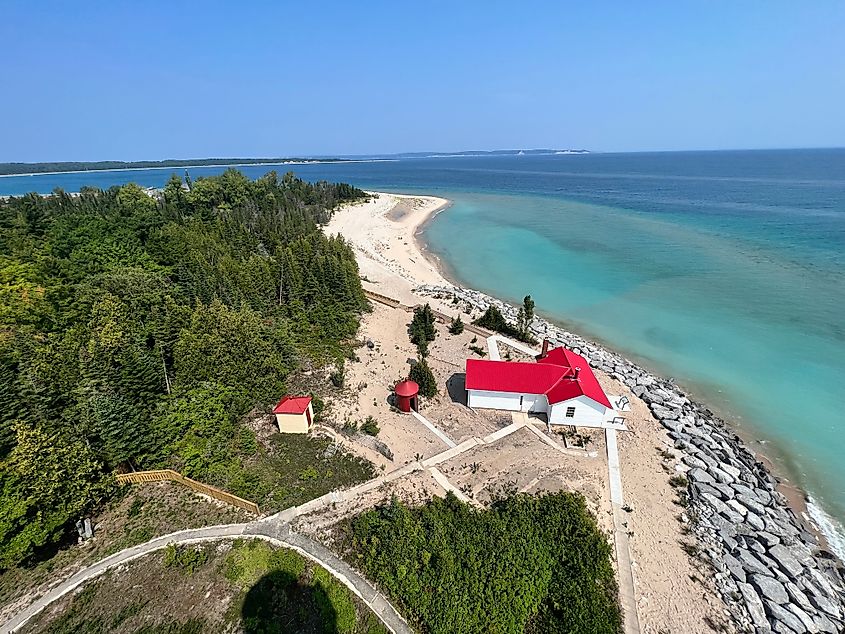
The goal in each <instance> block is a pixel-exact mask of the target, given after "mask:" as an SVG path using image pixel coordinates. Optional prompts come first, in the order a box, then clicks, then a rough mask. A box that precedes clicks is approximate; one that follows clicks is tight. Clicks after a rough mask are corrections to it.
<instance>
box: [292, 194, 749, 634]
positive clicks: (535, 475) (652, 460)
mask: <svg viewBox="0 0 845 634" xmlns="http://www.w3.org/2000/svg"><path fill="white" fill-rule="evenodd" d="M447 205H448V201H446V200H444V199H442V198H434V197H424V196H399V195H395V194H378V196H377V197H375V198H373V199H371V200H370V201H368V202H365V203H358V204H355V205H350V206H346V207H344V208H342V209H340V210H339V211H338V212H337V213H336V214H335V215H334V217H333V218H332V220H331V222H330V223H329V224H328V226H327V227H326V231H327V232H328V233H340V234H342V235H343V236H344V237H345V238H346V239H347V240H348V241H349V242H350V244H351V245H352V246H353V248H354V249H355V253H356V257H357V260H358V265H359V267H360V271H361V276H362V284H363V286H364V288H365V289H367V290H369V291H372V292H375V293H379V294H381V295H385V296H388V297H392V298H394V299H397V300H399V301H401V302H402V303H404V304H406V305H409V306H412V305H415V304H419V303H424V302H430V303H431V304H432V307H433V308H435V309H436V310H438V311H440V312H442V313H445V314H446V315H456V314H458V308H457V307H456V306H454V305H453V304H451V303H449V302H446V301H441V300H438V299H436V298H431V297H427V298H422V297H419V296H416V295H415V294H414V292H413V289H414V288H415V287H416V286H417V285H419V284H423V283H425V284H449V283H450V282H448V280H446V279H445V278H444V277H443V275H442V274H441V272H440V271H439V270H438V268H437V266H436V263H434V262H431V261H429V260H428V259H426V256H425V254H424V252H423V251H422V249H421V248H420V246H419V244H418V243H417V241H416V240H415V239H414V237H415V235H416V233H417V232H418V231H419V229H420V227H421V226H422V225H423V224H424V223H425V222H426V221H427V220H429V219H430V217H431V216H432V215H433V214H434V213H437V212H438V211H441V210H443V209H445V208H446V207H447ZM463 317H464V321H468V316H467V315H464V316H463ZM410 318H411V315H410V313H409V312H407V311H406V310H403V309H402V308H392V307H388V306H385V305H383V304H380V303H377V302H373V311H372V312H371V313H367V314H366V315H364V317H363V319H362V322H361V330H360V333H359V337H360V338H361V339H362V341H363V340H366V339H367V338H369V339H372V340H373V342H374V343H375V347H374V348H373V349H369V348H367V347H366V346H362V347H361V348H359V349H358V357H359V360H358V361H353V362H350V363H349V364H348V365H347V387H348V389H347V390H346V391H345V394H344V396H343V397H342V398H338V399H335V400H334V401H333V402H331V403H330V405H329V408H330V409H329V411H330V415H329V416H328V418H329V419H331V420H334V421H335V425H341V424H342V421H343V420H346V419H355V420H363V419H365V418H366V417H367V416H373V417H374V418H375V419H376V420H377V421H378V424H379V426H380V427H381V431H380V433H379V436H378V437H379V439H380V440H382V441H383V442H384V443H386V444H387V445H388V446H389V447H390V449H391V450H392V452H393V454H394V457H393V460H392V461H390V460H387V459H386V458H384V457H383V456H380V455H378V454H375V455H376V457H375V458H374V457H373V454H374V452H372V451H371V450H369V449H367V448H364V447H362V448H360V453H361V454H362V455H366V456H367V457H368V458H369V459H371V460H375V461H376V463H377V464H378V465H379V466H380V467H381V468H383V469H384V470H385V471H386V472H389V471H391V470H393V469H396V468H398V467H401V466H403V465H405V464H408V463H409V462H413V461H415V460H419V459H420V458H427V457H430V456H432V455H435V454H437V453H440V452H442V451H444V450H446V449H447V448H448V447H447V446H446V445H445V444H444V443H443V441H442V440H441V439H440V438H438V437H437V436H436V435H435V434H434V433H432V432H431V431H429V430H428V429H426V428H425V427H424V426H423V425H422V424H421V423H420V422H419V421H417V420H416V419H414V418H413V417H411V416H409V415H407V414H401V413H398V412H397V411H395V410H392V409H391V407H390V404H389V403H388V402H387V397H388V395H389V394H390V390H391V386H392V385H393V384H394V383H395V382H396V381H397V380H399V379H401V378H403V377H404V376H405V375H406V374H407V372H408V369H409V365H408V359H410V358H413V357H414V356H415V350H414V348H413V346H412V345H411V343H410V341H409V340H408V335H407V324H408V323H409V322H410ZM474 337H476V335H474V334H473V333H471V332H468V331H465V332H464V333H463V334H461V335H458V336H453V335H450V334H449V333H448V330H447V328H446V324H438V336H437V338H436V340H435V341H434V343H433V344H432V345H431V357H430V359H429V362H430V365H431V367H432V371H433V372H434V374H435V377H436V378H437V380H438V385H439V386H440V387H441V390H440V394H439V395H438V396H437V397H435V398H432V399H425V400H423V401H422V404H421V413H422V414H423V415H424V416H425V417H426V418H427V419H428V420H429V421H431V422H432V423H433V424H434V425H436V426H437V427H438V428H439V429H440V430H441V431H443V432H444V433H445V434H447V435H448V436H449V437H450V438H451V439H452V440H453V441H454V442H456V443H460V442H462V441H464V440H467V439H469V438H472V437H474V436H475V437H482V436H485V435H486V434H489V433H491V432H493V431H496V430H497V429H501V428H503V427H505V426H506V425H509V424H510V423H511V422H512V420H511V416H510V414H509V413H507V412H496V411H492V410H478V411H473V410H470V409H469V408H467V407H466V405H465V402H466V401H465V393H464V391H463V389H462V388H463V384H462V380H463V377H462V373H463V370H464V362H465V360H466V358H468V357H470V356H472V355H473V354H474V353H473V352H472V351H470V350H469V348H468V346H469V345H470V342H472V340H473V338H474ZM476 345H480V346H482V347H485V342H484V340H483V338H482V337H478V340H477V342H476ZM597 376H598V378H599V381H600V382H601V384H602V386H603V387H604V388H605V390H606V391H607V393H608V394H613V395H626V396H627V397H628V399H629V400H630V402H631V404H632V407H631V411H630V412H626V413H625V417H626V424H627V426H628V428H629V430H630V431H629V432H622V433H619V436H618V437H619V452H620V461H621V467H622V468H621V472H622V485H623V495H624V498H625V503H626V504H627V505H628V506H629V507H630V511H629V513H628V530H629V534H630V550H631V558H632V566H633V576H634V583H635V597H636V601H637V611H638V615H639V620H640V627H641V631H642V632H653V633H655V634H656V633H659V632H677V631H684V632H687V633H689V634H697V633H702V634H704V633H706V632H712V631H713V629H714V627H722V628H724V631H733V629H734V628H733V626H732V625H730V623H729V622H728V619H727V618H726V616H725V611H724V604H723V603H722V601H721V599H720V598H719V595H718V594H717V592H716V590H715V587H714V585H713V581H712V574H713V573H712V571H711V570H708V569H707V568H706V567H705V566H703V565H702V563H701V562H700V561H698V560H697V559H695V557H693V556H691V555H690V554H688V552H687V551H685V550H684V547H683V546H682V544H684V543H689V544H694V537H693V536H687V535H686V529H685V522H684V521H683V520H684V516H683V512H684V508H683V507H682V506H680V505H679V504H678V495H677V493H676V491H675V489H673V488H672V486H671V485H670V483H669V480H670V478H671V477H672V476H673V475H674V474H675V473H676V472H677V471H676V465H677V463H678V459H677V456H675V454H674V453H673V451H672V444H671V442H670V441H669V438H668V436H667V435H666V432H665V430H664V429H663V427H662V426H660V424H659V423H658V421H656V420H655V419H654V418H653V417H652V415H651V413H650V411H649V409H648V407H647V406H646V404H645V403H644V402H643V401H641V400H640V399H638V398H637V397H635V396H634V395H633V394H632V393H631V392H630V391H629V390H628V389H627V388H626V387H625V386H623V385H622V384H620V383H618V382H616V381H614V380H613V379H611V378H610V377H608V376H607V375H604V374H603V373H601V372H597ZM537 428H538V429H540V430H544V429H545V426H544V425H542V426H538V427H537ZM579 432H582V433H586V432H585V430H579ZM590 437H591V443H590V444H589V445H588V449H589V451H590V452H594V454H595V455H594V456H593V457H587V456H584V457H578V456H570V455H563V454H561V453H560V452H558V451H556V450H554V449H553V448H551V447H549V446H548V445H546V444H544V443H543V442H542V441H541V440H540V439H539V438H538V437H537V436H536V435H535V434H532V433H531V432H530V430H528V429H521V430H519V431H517V432H515V433H513V434H512V435H510V436H508V437H506V438H504V439H503V440H501V441H499V442H497V443H496V444H494V445H480V446H478V447H474V448H473V449H471V450H469V451H467V452H466V453H463V454H461V455H460V456H458V457H456V458H454V459H452V460H447V461H445V462H443V463H442V464H440V465H438V468H439V470H440V471H441V472H442V474H443V475H444V476H445V477H446V478H447V479H448V481H449V483H451V485H453V486H455V487H457V488H458V489H460V491H462V492H463V493H464V494H466V495H467V496H468V497H469V498H470V499H472V500H473V501H477V502H480V503H481V504H484V503H485V502H487V501H488V500H489V499H490V496H491V494H493V493H495V492H496V491H497V490H499V489H501V487H502V485H506V484H507V485H508V486H509V487H510V488H512V489H516V490H519V491H527V492H532V493H535V492H540V491H557V490H570V491H579V492H581V493H583V494H584V496H585V498H586V500H587V503H588V506H589V507H590V508H591V510H592V511H593V512H594V513H595V514H596V517H597V520H598V523H599V526H600V527H601V528H602V529H603V530H604V531H605V532H606V533H607V534H608V535H611V529H612V517H611V511H610V495H609V484H608V475H607V458H606V455H605V446H604V436H603V433H602V432H601V431H599V430H595V431H593V432H592V433H590ZM555 438H556V439H557V440H558V442H559V443H561V444H562V443H564V442H565V440H564V438H562V437H561V436H559V435H555ZM347 444H348V445H350V446H351V448H352V450H353V451H355V450H356V448H355V446H354V445H355V444H356V443H355V442H354V441H352V442H349V443H347ZM394 494H395V495H398V496H399V497H400V498H404V499H407V500H408V501H410V502H419V501H421V500H423V499H425V497H426V496H427V495H432V494H434V495H443V494H445V491H444V489H443V487H441V486H438V485H437V484H436V482H435V481H434V480H433V478H431V477H430V476H429V474H427V473H426V472H422V473H419V472H418V473H415V474H414V475H413V477H410V478H408V479H406V480H397V481H395V482H394V483H391V486H390V487H385V489H384V490H383V491H373V492H371V494H370V495H368V496H367V499H362V500H360V501H359V504H357V505H356V508H355V509H343V508H338V509H331V510H328V511H326V512H324V513H323V514H322V515H321V516H320V517H319V518H316V517H315V518H304V519H303V520H301V524H302V527H303V529H304V530H308V529H309V527H310V529H311V530H313V532H314V533H315V534H319V535H320V536H322V537H323V538H328V539H330V538H331V525H332V523H333V522H336V521H337V520H338V519H341V518H342V517H343V516H344V514H347V513H349V512H352V511H355V512H357V511H360V510H361V509H363V508H366V507H368V506H371V505H373V504H377V503H378V502H379V501H381V500H384V499H386V497H387V496H388V495H394ZM711 624H712V625H711Z"/></svg>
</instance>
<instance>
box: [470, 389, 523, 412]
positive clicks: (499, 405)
mask: <svg viewBox="0 0 845 634" xmlns="http://www.w3.org/2000/svg"><path fill="white" fill-rule="evenodd" d="M467 393H468V395H467V405H469V406H470V407H487V408H489V409H503V410H507V411H509V412H518V411H519V397H520V396H521V395H520V394H514V393H513V392H488V391H487V390H467Z"/></svg>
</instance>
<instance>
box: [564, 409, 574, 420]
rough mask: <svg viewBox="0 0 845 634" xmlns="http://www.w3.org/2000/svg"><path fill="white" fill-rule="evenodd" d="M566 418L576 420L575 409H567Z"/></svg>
mask: <svg viewBox="0 0 845 634" xmlns="http://www.w3.org/2000/svg"><path fill="white" fill-rule="evenodd" d="M566 417H567V418H575V408H574V407H567V408H566Z"/></svg>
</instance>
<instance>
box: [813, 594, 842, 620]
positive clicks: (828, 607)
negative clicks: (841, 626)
mask: <svg viewBox="0 0 845 634" xmlns="http://www.w3.org/2000/svg"><path fill="white" fill-rule="evenodd" d="M810 603H812V604H813V605H814V606H815V607H816V608H818V609H819V610H821V611H822V612H826V613H827V614H829V615H830V616H833V617H836V618H837V619H838V618H841V617H842V611H841V610H840V609H839V608H838V607H837V606H836V604H835V603H833V601H831V600H830V599H829V598H828V597H826V596H819V595H812V594H811V595H810Z"/></svg>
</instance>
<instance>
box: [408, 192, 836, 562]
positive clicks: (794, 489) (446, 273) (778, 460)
mask: <svg viewBox="0 0 845 634" xmlns="http://www.w3.org/2000/svg"><path fill="white" fill-rule="evenodd" d="M451 205H452V201H448V203H447V204H445V205H443V206H442V207H439V208H437V209H435V210H433V211H432V212H431V213H430V214H429V216H428V217H427V218H426V219H425V220H423V221H422V222H420V223H419V225H418V226H417V227H416V229H415V230H414V233H413V238H414V243H415V244H416V247H417V250H418V251H419V253H420V255H421V256H422V257H423V258H425V259H426V260H427V261H428V262H429V263H430V264H431V265H432V266H434V267H435V268H436V269H437V271H438V273H439V274H440V276H441V277H442V278H443V280H444V282H445V283H446V284H448V285H451V286H454V287H456V288H467V287H465V286H463V285H462V282H461V280H460V276H458V275H457V274H456V273H455V272H454V271H452V270H451V269H450V268H449V266H448V265H447V264H446V263H445V262H443V260H442V259H441V258H440V257H439V256H438V255H437V254H436V253H434V252H433V251H432V250H431V248H430V247H429V244H428V242H427V241H426V240H425V237H424V233H425V229H426V228H427V227H428V225H429V224H431V222H433V221H434V219H435V218H436V217H437V216H438V215H439V214H440V213H442V212H443V211H445V210H446V209H448V208H449V207H451ZM476 292H481V293H484V294H485V295H487V293H486V292H484V291H476ZM491 297H493V296H491ZM499 301H503V302H504V300H499ZM504 303H507V302H504ZM541 319H543V320H545V321H548V322H550V323H551V324H553V325H554V326H556V327H558V328H560V329H563V330H565V331H568V332H570V333H573V334H575V335H576V336H578V337H581V338H583V339H585V340H588V341H590V342H592V343H594V344H596V345H598V346H600V347H602V348H605V349H606V350H608V351H611V352H612V353H614V354H617V355H619V356H620V357H624V356H625V355H624V354H623V353H620V352H618V351H616V350H615V349H613V348H612V347H611V344H610V343H609V342H607V341H604V340H603V339H601V338H600V337H595V336H594V335H585V334H582V333H580V332H578V330H577V325H575V324H572V323H569V322H566V321H565V320H559V319H553V318H547V317H541ZM626 354H627V353H626ZM633 356H635V357H636V355H633ZM635 363H636V364H637V365H639V366H642V367H643V368H645V369H646V370H647V371H649V372H651V373H655V372H656V371H655V370H654V369H652V368H650V367H648V363H647V361H646V360H643V359H635ZM671 380H672V382H673V383H674V379H671ZM678 387H679V388H680V389H681V390H682V391H683V392H684V393H685V394H688V395H690V396H691V397H693V400H694V402H696V403H697V404H698V405H699V406H700V407H702V408H705V409H707V410H711V408H710V407H709V406H708V405H707V404H706V403H705V402H704V401H703V400H698V399H699V397H698V395H697V394H696V390H695V388H692V389H690V388H688V387H687V386H685V385H683V384H678ZM711 411H713V413H714V414H715V415H716V416H717V417H718V418H720V419H722V420H724V421H725V423H726V426H727V429H728V430H729V431H731V432H733V433H735V434H736V435H737V436H738V437H739V438H740V439H741V441H742V443H743V444H744V445H746V446H747V447H749V448H751V449H752V451H753V453H754V454H755V455H756V456H757V457H758V458H759V460H760V461H761V462H763V463H764V464H765V465H766V469H767V470H768V471H769V472H770V473H771V474H772V475H773V476H774V477H775V479H776V480H777V487H778V490H779V491H780V492H781V493H782V494H783V495H784V497H786V498H787V500H788V501H789V507H790V508H791V509H792V510H793V512H795V513H796V515H797V516H798V517H799V518H800V519H801V520H803V524H804V526H805V528H806V529H807V530H809V531H811V532H813V533H814V534H815V535H816V536H817V537H818V538H819V539H820V540H821V541H822V542H823V545H824V547H825V549H826V550H830V542H831V541H833V540H836V541H840V542H843V543H845V535H842V534H840V533H839V532H837V531H836V527H835V526H833V525H832V524H833V523H834V522H837V520H836V519H835V518H834V517H833V516H830V515H829V514H828V513H827V512H826V511H825V510H824V508H823V507H822V506H820V505H819V504H818V503H816V502H815V501H814V499H813V497H812V496H811V495H810V494H809V492H808V491H807V490H806V489H804V488H803V487H802V486H801V485H800V484H797V483H796V482H795V481H794V480H795V478H794V476H793V474H791V473H790V472H789V469H788V468H787V467H786V465H785V464H784V462H785V458H784V455H783V454H784V452H783V451H781V450H779V449H778V448H777V447H776V446H774V445H769V444H768V441H766V440H765V439H760V438H755V437H754V435H753V434H752V430H750V429H746V428H744V427H743V426H742V425H739V424H736V423H730V422H727V421H729V420H730V419H731V418H733V416H732V415H731V414H730V413H729V412H725V411H722V408H713V409H712V410H711ZM773 449H774V451H772V450H773ZM771 454H773V455H771ZM811 504H812V505H814V506H815V510H816V513H817V514H820V515H821V516H822V518H823V521H822V522H820V521H819V520H818V519H817V518H815V517H813V515H814V514H813V512H811V510H810V505H811ZM825 522H826V523H828V524H831V525H830V526H829V531H831V532H833V534H832V535H829V534H828V533H826V532H825V531H824V530H823V529H822V528H821V527H820V526H818V524H821V523H825ZM840 550H841V548H840ZM836 554H837V556H838V558H839V559H840V561H841V562H842V563H843V564H845V553H836Z"/></svg>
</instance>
